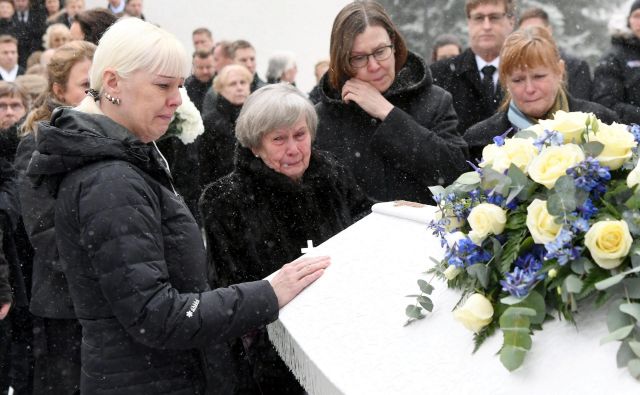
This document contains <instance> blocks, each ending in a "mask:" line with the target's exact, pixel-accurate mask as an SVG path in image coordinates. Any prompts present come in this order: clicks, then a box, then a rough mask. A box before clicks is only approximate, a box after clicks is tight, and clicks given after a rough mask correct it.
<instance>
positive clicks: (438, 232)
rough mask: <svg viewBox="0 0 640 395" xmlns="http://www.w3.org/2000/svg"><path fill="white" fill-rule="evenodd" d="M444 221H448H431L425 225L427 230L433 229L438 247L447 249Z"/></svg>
mask: <svg viewBox="0 0 640 395" xmlns="http://www.w3.org/2000/svg"><path fill="white" fill-rule="evenodd" d="M445 221H449V219H448V218H442V219H440V220H438V221H435V220H431V222H429V224H428V225H427V229H433V235H434V236H436V237H437V238H439V239H440V247H443V248H447V249H448V244H447V239H446V235H447V229H446V228H445V226H446V225H447V224H448V223H447V222H445Z"/></svg>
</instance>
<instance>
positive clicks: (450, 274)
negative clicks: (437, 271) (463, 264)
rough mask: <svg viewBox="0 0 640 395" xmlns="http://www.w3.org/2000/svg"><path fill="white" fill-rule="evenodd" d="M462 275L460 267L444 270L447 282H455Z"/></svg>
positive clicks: (450, 267) (449, 267)
mask: <svg viewBox="0 0 640 395" xmlns="http://www.w3.org/2000/svg"><path fill="white" fill-rule="evenodd" d="M460 273H462V269H460V268H459V267H455V266H448V267H447V268H446V269H444V273H443V274H444V276H445V277H446V279H447V280H453V279H454V278H456V277H457V276H458V274H460Z"/></svg>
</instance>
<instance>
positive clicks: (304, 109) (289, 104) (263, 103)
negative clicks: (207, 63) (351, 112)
mask: <svg viewBox="0 0 640 395" xmlns="http://www.w3.org/2000/svg"><path fill="white" fill-rule="evenodd" d="M301 116H304V117H305V119H306V121H307V127H308V128H309V134H310V135H311V141H312V142H313V140H314V139H315V137H316V129H317V127H318V115H317V114H316V110H315V108H314V107H313V104H311V102H310V101H309V99H307V98H306V97H305V96H304V94H303V93H302V92H300V91H299V90H298V89H297V88H296V87H294V86H292V85H291V84H286V83H281V84H272V85H267V86H264V87H262V88H260V89H258V90H257V91H255V92H253V93H252V94H251V95H249V97H248V98H247V100H246V101H245V103H244V106H243V107H242V110H241V111H240V115H239V116H238V120H237V122H236V138H237V139H238V142H239V143H240V145H242V146H243V147H245V148H260V144H261V141H262V136H264V135H265V134H267V133H269V132H271V131H273V130H275V129H280V128H283V127H289V126H292V125H294V124H295V123H296V121H298V119H300V117H301Z"/></svg>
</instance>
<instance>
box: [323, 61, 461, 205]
mask: <svg viewBox="0 0 640 395" xmlns="http://www.w3.org/2000/svg"><path fill="white" fill-rule="evenodd" d="M320 84H321V95H322V101H321V102H320V103H319V104H317V105H316V110H317V111H318V117H319V124H318V132H317V143H316V145H317V147H318V148H319V149H322V150H326V151H330V152H332V153H333V154H335V155H336V156H337V157H338V160H339V161H340V162H341V163H343V164H345V165H346V167H347V168H349V169H350V170H351V171H352V172H353V174H354V176H355V178H356V181H357V182H358V184H359V185H360V186H361V187H362V188H363V189H364V191H365V192H366V193H367V194H368V195H369V196H370V197H372V198H374V199H377V200H384V201H386V200H395V199H405V200H414V201H419V202H423V203H429V202H430V201H431V199H430V196H431V194H430V192H429V190H428V189H427V187H429V186H432V185H436V184H441V185H446V184H449V183H451V182H452V181H454V180H455V179H456V178H457V177H458V175H460V174H461V173H462V172H464V171H465V170H466V167H467V165H466V163H465V160H466V156H467V144H466V143H465V142H464V140H463V139H462V137H460V135H458V133H457V131H456V125H457V121H456V114H455V112H454V111H453V107H452V105H451V95H450V94H449V93H447V92H445V91H444V90H443V89H442V88H440V87H437V86H434V85H433V84H432V80H431V73H430V72H429V69H428V68H427V66H426V64H425V63H424V61H423V60H422V59H421V58H419V57H418V56H416V55H414V54H412V53H410V54H409V58H408V59H407V63H406V65H405V66H404V67H403V68H402V69H401V70H399V71H398V72H397V75H396V78H395V80H394V82H393V84H392V85H391V87H390V88H389V89H388V90H387V91H386V92H385V93H384V97H385V98H386V99H387V100H388V101H389V102H391V104H393V105H394V106H395V107H394V108H393V110H392V111H391V112H390V113H389V115H388V116H387V118H386V119H385V120H384V121H382V122H380V121H379V120H378V119H375V118H372V117H371V116H370V115H369V114H367V113H366V112H365V111H364V110H363V109H362V108H360V107H359V106H358V105H357V104H356V103H353V102H351V103H349V104H346V103H344V102H343V101H342V100H341V95H340V92H338V91H336V90H334V89H331V88H330V87H329V84H328V80H327V75H326V74H325V75H324V76H323V77H322V79H321V80H320Z"/></svg>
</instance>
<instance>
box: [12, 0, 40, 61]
mask: <svg viewBox="0 0 640 395" xmlns="http://www.w3.org/2000/svg"><path fill="white" fill-rule="evenodd" d="M14 4H15V9H16V12H15V13H14V14H13V22H14V24H15V26H16V38H17V39H18V55H19V56H18V59H19V64H20V66H21V67H26V65H27V59H28V58H29V55H31V53H33V52H34V51H38V50H41V49H42V35H43V34H44V31H45V21H44V19H43V15H42V14H40V13H37V12H34V11H32V10H31V9H30V8H31V2H30V1H29V0H14Z"/></svg>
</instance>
